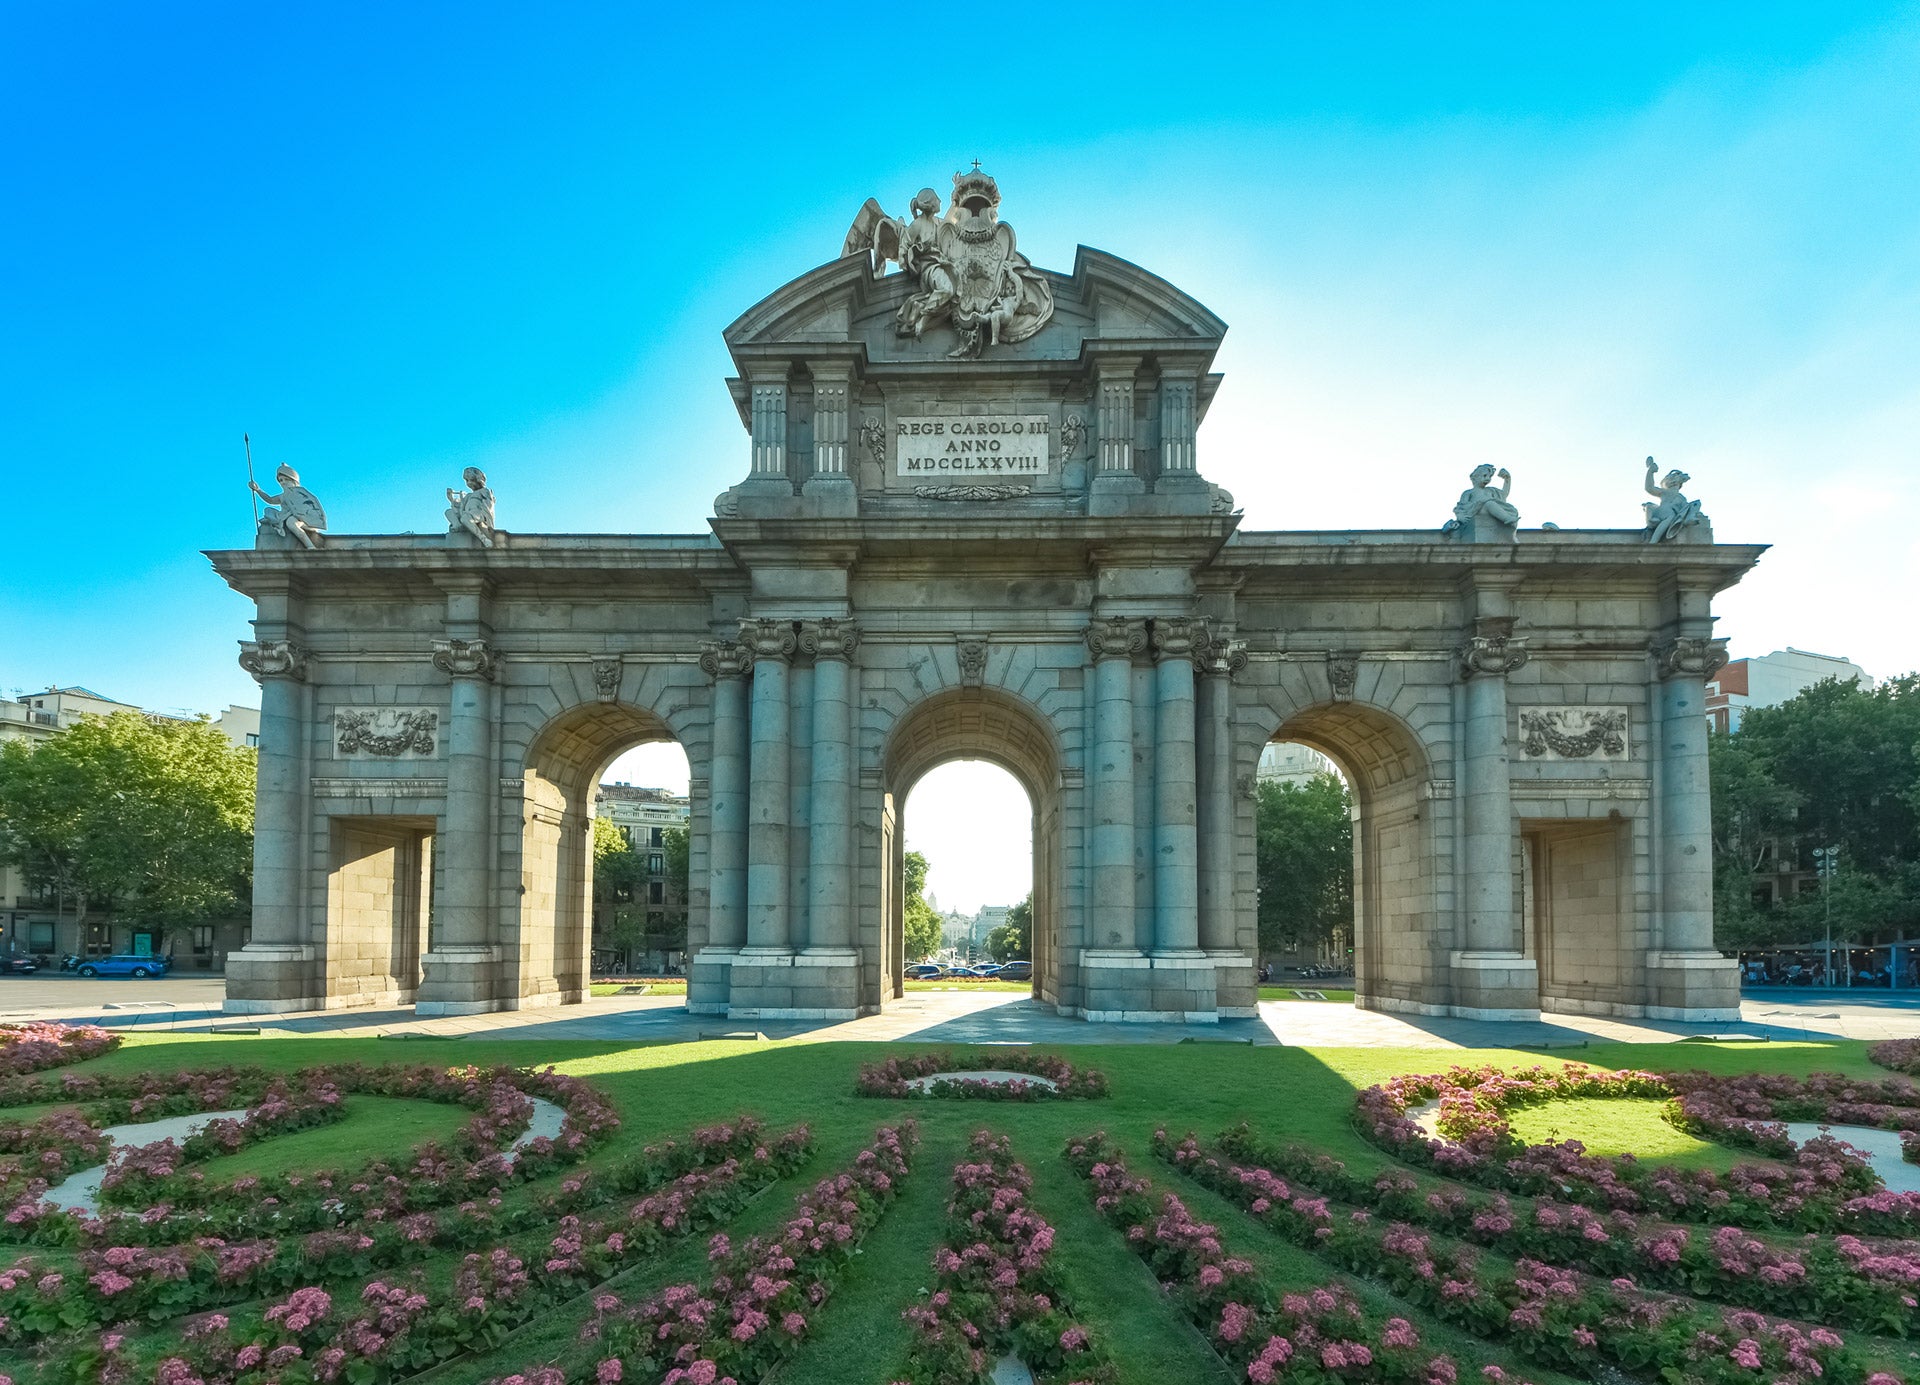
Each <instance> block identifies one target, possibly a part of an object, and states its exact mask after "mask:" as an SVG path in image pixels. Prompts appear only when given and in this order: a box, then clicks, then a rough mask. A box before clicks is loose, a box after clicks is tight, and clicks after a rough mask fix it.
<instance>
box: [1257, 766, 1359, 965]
mask: <svg viewBox="0 0 1920 1385" xmlns="http://www.w3.org/2000/svg"><path fill="white" fill-rule="evenodd" d="M1257 792H1258V801H1257V805H1256V807H1257V816H1256V829H1255V830H1256V833H1257V848H1256V849H1257V852H1258V855H1257V858H1256V859H1257V861H1258V876H1259V881H1260V916H1259V917H1260V947H1261V950H1262V951H1263V952H1280V951H1284V950H1286V949H1288V948H1293V947H1311V946H1315V945H1317V944H1321V943H1334V942H1337V941H1338V939H1340V938H1351V937H1352V936H1353V800H1352V798H1351V797H1350V796H1349V794H1348V793H1347V786H1346V784H1345V783H1344V782H1342V780H1341V779H1340V777H1339V776H1338V775H1334V774H1325V773H1322V774H1316V775H1314V776H1313V778H1311V779H1309V780H1308V781H1307V782H1306V783H1304V784H1293V783H1278V784H1275V783H1267V784H1262V785H1260V786H1259V789H1258V791H1257Z"/></svg>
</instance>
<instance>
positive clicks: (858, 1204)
mask: <svg viewBox="0 0 1920 1385" xmlns="http://www.w3.org/2000/svg"><path fill="white" fill-rule="evenodd" d="M919 1138H920V1137H919V1133H918V1130H917V1128H916V1127H915V1126H914V1123H913V1122H912V1121H903V1122H902V1123H901V1124H900V1125H898V1126H890V1127H882V1128H881V1129H880V1130H879V1131H877V1132H875V1134H874V1138H873V1143H872V1144H871V1145H869V1146H868V1147H867V1148H866V1149H864V1150H862V1151H861V1152H860V1154H859V1155H858V1157H856V1158H855V1159H854V1161H853V1165H852V1167H850V1168H848V1169H847V1170H845V1171H844V1172H841V1173H838V1174H835V1175H834V1176H833V1177H831V1178H825V1179H822V1180H821V1181H820V1182H819V1183H818V1184H816V1185H815V1186H814V1187H813V1189H812V1190H811V1191H809V1192H807V1193H805V1194H803V1195H802V1196H801V1198H800V1201H799V1205H798V1206H797V1207H796V1208H795V1209H794V1215H793V1216H792V1217H791V1218H790V1219H789V1220H788V1222H787V1224H786V1225H785V1226H783V1227H782V1228H781V1229H780V1230H779V1231H778V1232H776V1233H775V1234H773V1235H771V1236H767V1237H760V1236H756V1237H754V1238H753V1239H752V1240H750V1241H748V1242H747V1243H746V1244H744V1245H742V1246H739V1247H735V1246H733V1245H732V1244H731V1243H730V1242H729V1241H728V1239H727V1238H726V1237H725V1236H715V1237H714V1238H713V1241H712V1244H711V1245H710V1246H709V1248H708V1259H709V1260H710V1261H712V1263H713V1265H714V1273H713V1277H712V1278H711V1280H709V1282H708V1283H707V1285H706V1287H705V1288H701V1287H700V1286H698V1285H694V1284H676V1285H674V1286H673V1287H671V1288H669V1289H666V1290H663V1291H662V1292H660V1293H658V1294H655V1295H654V1296H653V1297H651V1298H649V1299H647V1300H646V1301H644V1302H642V1303H640V1304H638V1305H636V1306H633V1307H630V1308H629V1307H624V1306H623V1305H622V1304H621V1303H620V1301H619V1300H618V1299H616V1298H614V1297H613V1296H612V1295H608V1296H607V1297H606V1298H605V1300H604V1301H601V1300H596V1303H595V1307H596V1308H597V1310H598V1316H597V1318H596V1319H595V1321H594V1322H593V1323H592V1324H591V1325H590V1326H589V1327H588V1330H587V1331H588V1340H589V1342H590V1344H591V1352H590V1354H591V1356H592V1358H593V1359H592V1361H591V1362H590V1363H587V1364H584V1365H583V1366H582V1367H581V1368H580V1369H579V1370H578V1371H575V1372H564V1371H562V1370H561V1369H559V1368H549V1369H548V1371H547V1373H546V1374H545V1375H544V1376H543V1375H542V1374H541V1373H540V1372H539V1371H537V1370H536V1371H530V1372H528V1373H525V1374H519V1375H512V1376H508V1377H507V1378H506V1379H505V1380H504V1381H501V1382H499V1385H533V1383H534V1382H536V1381H537V1382H541V1383H542V1385H545V1382H549V1381H550V1382H552V1385H561V1382H563V1381H566V1380H582V1381H585V1380H593V1381H596V1382H605V1381H618V1380H629V1379H630V1380H634V1381H659V1382H660V1385H716V1383H717V1382H722V1381H726V1380H733V1381H757V1380H759V1379H761V1378H762V1377H763V1376H765V1375H766V1373H767V1372H768V1371H770V1370H772V1369H773V1367H774V1366H776V1365H777V1364H779V1363H780V1362H781V1361H782V1360H784V1359H785V1358H786V1357H787V1355H788V1354H789V1353H790V1352H791V1351H792V1350H793V1349H794V1347H795V1346H797V1345H798V1344H799V1342H800V1341H801V1339H802V1338H803V1337H805V1336H806V1333H807V1326H808V1317H809V1315H810V1314H812V1313H814V1312H815V1311H816V1310H818V1308H819V1307H820V1305H821V1304H823V1303H825V1302H826V1301H827V1296H828V1294H830V1293H831V1292H832V1291H833V1285H834V1282H835V1281H836V1280H837V1279H838V1278H839V1277H840V1275H841V1273H842V1272H843V1271H844V1270H845V1269H846V1266H847V1264H848V1262H849V1261H851V1260H852V1258H853V1257H854V1255H856V1254H857V1253H858V1252H859V1247H860V1242H861V1240H862V1239H863V1238H864V1237H865V1236H866V1234H867V1233H868V1232H869V1231H871V1230H872V1229H873V1227H874V1225H875V1224H876V1223H877V1222H878V1221H879V1220H880V1218H881V1216H882V1215H883V1214H884V1213H885V1212H886V1209H887V1207H888V1205H889V1204H891V1203H892V1201H893V1199H894V1198H895V1197H896V1196H897V1195H898V1193H899V1188H900V1184H901V1182H902V1181H904V1180H905V1178H906V1177H907V1175H908V1173H909V1172H910V1171H911V1169H912V1157H913V1146H914V1145H915V1144H916V1143H918V1141H919ZM609 1363H612V1364H611V1365H609Z"/></svg>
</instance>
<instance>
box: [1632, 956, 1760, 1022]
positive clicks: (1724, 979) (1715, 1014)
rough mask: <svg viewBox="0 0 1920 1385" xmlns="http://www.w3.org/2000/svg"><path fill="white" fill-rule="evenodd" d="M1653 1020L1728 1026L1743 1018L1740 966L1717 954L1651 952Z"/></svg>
mask: <svg viewBox="0 0 1920 1385" xmlns="http://www.w3.org/2000/svg"><path fill="white" fill-rule="evenodd" d="M1646 1016H1647V1018H1648V1019H1650V1020H1682V1021H1686V1022H1689V1023H1695V1024H1724V1023H1728V1022H1731V1021H1734V1020H1737V1019H1739V1018H1740V964H1739V963H1738V962H1736V961H1735V960H1733V959H1732V958H1731V957H1722V956H1721V955H1720V954H1719V953H1717V952H1649V953H1648V954H1647V1006H1646Z"/></svg>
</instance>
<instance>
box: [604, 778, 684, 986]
mask: <svg viewBox="0 0 1920 1385" xmlns="http://www.w3.org/2000/svg"><path fill="white" fill-rule="evenodd" d="M593 811H594V816H596V817H601V818H605V819H606V820H607V821H608V822H611V823H612V824H613V825H614V826H615V827H616V828H618V829H619V831H620V835H621V836H622V837H624V838H625V839H626V843H627V845H628V846H630V847H632V848H633V850H634V852H635V853H636V854H637V855H638V856H639V858H640V865H641V876H640V878H639V879H638V880H636V881H635V882H634V883H633V886H632V892H631V895H630V897H628V898H625V899H621V898H616V897H614V894H613V892H611V891H608V890H601V891H600V892H599V894H598V895H597V896H596V900H595V908H594V944H593V948H594V970H595V971H599V970H601V969H602V967H603V966H604V967H607V968H611V967H613V966H615V965H619V966H622V967H628V966H638V967H643V968H645V969H648V970H653V969H659V970H662V971H678V970H680V969H681V968H682V967H684V965H685V962H686V958H685V951H684V949H682V948H678V947H673V948H643V949H641V951H640V952H639V954H638V955H637V956H636V955H633V954H634V949H631V948H627V947H624V946H621V945H620V944H619V943H617V942H616V941H615V940H614V936H613V933H614V930H613V927H612V924H613V919H614V915H615V913H616V911H618V910H623V909H625V910H638V911H640V912H641V913H643V914H644V915H645V916H646V917H647V918H648V919H650V920H652V921H653V922H654V923H655V924H656V925H657V929H656V930H655V931H656V932H661V933H671V932H676V931H677V932H681V933H684V931H685V928H686V918H687V901H686V899H685V897H684V895H683V894H682V893H681V891H680V890H679V889H678V887H677V885H676V882H674V881H672V880H671V879H669V873H668V870H667V834H668V833H669V832H671V831H673V830H674V829H676V828H685V827H686V825H687V817H688V814H689V811H690V804H689V803H688V801H687V799H686V798H684V797H682V796H681V795H679V794H675V793H670V792H668V791H667V790H665V789H651V788H642V787H639V786H637V785H633V784H609V783H602V784H601V785H600V791H599V793H598V794H597V795H596V796H595V799H594V809H593Z"/></svg>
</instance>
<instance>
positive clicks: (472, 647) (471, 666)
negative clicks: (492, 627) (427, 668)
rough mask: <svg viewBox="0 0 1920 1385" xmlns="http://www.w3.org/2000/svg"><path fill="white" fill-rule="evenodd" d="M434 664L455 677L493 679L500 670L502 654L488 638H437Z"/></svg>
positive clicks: (434, 644) (434, 648)
mask: <svg viewBox="0 0 1920 1385" xmlns="http://www.w3.org/2000/svg"><path fill="white" fill-rule="evenodd" d="M433 666H434V667H435V668H437V669H439V670H440V671H441V672H442V673H446V674H451V675H452V676H453V677H455V678H485V679H488V680H489V681H491V680H492V678H493V676H494V674H496V673H498V672H499V670H500V656H499V654H498V653H497V652H496V651H495V650H494V647H493V645H492V644H491V643H490V642H488V641H486V640H435V641H434V642H433Z"/></svg>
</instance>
